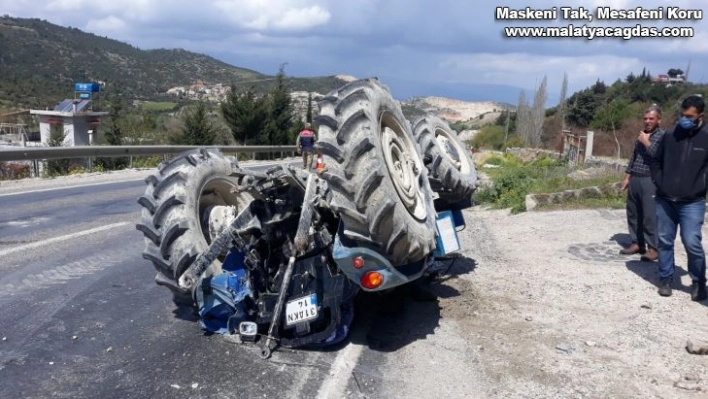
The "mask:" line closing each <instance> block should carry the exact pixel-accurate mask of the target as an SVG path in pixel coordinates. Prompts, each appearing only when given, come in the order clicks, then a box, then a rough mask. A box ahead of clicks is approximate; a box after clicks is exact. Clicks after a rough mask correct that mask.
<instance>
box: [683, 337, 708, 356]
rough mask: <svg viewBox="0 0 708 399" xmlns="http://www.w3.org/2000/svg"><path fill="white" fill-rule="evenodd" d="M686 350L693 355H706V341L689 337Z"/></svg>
mask: <svg viewBox="0 0 708 399" xmlns="http://www.w3.org/2000/svg"><path fill="white" fill-rule="evenodd" d="M686 350H687V351H688V353H691V354H694V355H708V342H706V341H699V340H693V339H689V340H688V342H687V343H686Z"/></svg>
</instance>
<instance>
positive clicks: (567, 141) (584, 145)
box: [563, 130, 595, 167]
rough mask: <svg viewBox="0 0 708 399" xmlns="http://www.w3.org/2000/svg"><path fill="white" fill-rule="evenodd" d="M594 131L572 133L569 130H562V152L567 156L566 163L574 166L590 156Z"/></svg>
mask: <svg viewBox="0 0 708 399" xmlns="http://www.w3.org/2000/svg"><path fill="white" fill-rule="evenodd" d="M594 136H595V133H594V132H591V131H588V132H586V134H584V135H582V134H574V133H572V132H571V131H570V130H564V131H563V154H564V155H565V156H567V157H568V165H569V166H570V167H576V166H578V165H582V164H583V163H585V160H586V159H588V158H590V157H592V147H593V139H594Z"/></svg>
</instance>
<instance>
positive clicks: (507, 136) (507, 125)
mask: <svg viewBox="0 0 708 399" xmlns="http://www.w3.org/2000/svg"><path fill="white" fill-rule="evenodd" d="M509 115H510V112H509V106H508V105H507V106H506V128H505V129H504V146H506V142H507V141H509Z"/></svg>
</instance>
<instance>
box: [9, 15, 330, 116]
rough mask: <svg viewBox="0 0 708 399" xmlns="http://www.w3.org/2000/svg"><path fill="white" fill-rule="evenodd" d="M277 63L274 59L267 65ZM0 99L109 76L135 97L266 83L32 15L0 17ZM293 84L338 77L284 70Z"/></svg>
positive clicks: (33, 99)
mask: <svg viewBox="0 0 708 399" xmlns="http://www.w3.org/2000/svg"><path fill="white" fill-rule="evenodd" d="M275 67H277V65H276V66H274V68H275ZM0 76H1V77H2V79H0V106H1V105H2V104H3V103H5V105H7V106H30V107H45V106H51V105H53V104H54V103H56V102H57V101H59V100H61V99H63V98H65V97H66V96H69V95H70V94H71V93H72V92H73V84H74V82H80V81H94V82H106V83H107V84H116V85H117V86H119V87H121V89H122V90H124V91H125V92H127V93H129V94H130V95H131V97H133V98H135V99H145V100H147V99H153V100H155V99H160V98H161V97H163V96H164V93H165V92H166V91H167V90H168V89H169V88H171V87H175V86H180V85H191V84H193V83H194V82H196V81H202V82H207V83H212V84H216V83H223V84H228V83H229V82H232V81H234V82H236V83H237V84H239V85H241V86H245V85H253V86H254V87H255V88H256V89H257V90H259V91H262V90H267V89H268V88H269V87H270V86H271V85H272V83H273V81H274V80H273V79H272V77H271V76H268V75H264V74H262V73H259V72H256V71H252V70H249V69H244V68H238V67H235V66H232V65H229V64H227V63H224V62H222V61H219V60H217V59H214V58H212V57H209V56H206V55H202V54H197V53H193V52H189V51H185V50H181V49H159V50H141V49H139V48H137V47H134V46H131V45H129V44H126V43H122V42H119V41H116V40H112V39H109V38H106V37H101V36H97V35H94V34H90V33H86V32H83V31H81V30H79V29H77V28H67V27H62V26H58V25H55V24H52V23H49V22H47V21H43V20H39V19H22V18H12V17H0ZM288 80H289V82H288V83H290V86H291V87H293V89H294V90H307V91H320V92H327V91H329V90H331V89H332V88H335V87H337V86H340V85H341V84H342V83H343V82H344V81H342V80H340V79H338V78H336V77H334V76H331V77H315V78H289V79H288Z"/></svg>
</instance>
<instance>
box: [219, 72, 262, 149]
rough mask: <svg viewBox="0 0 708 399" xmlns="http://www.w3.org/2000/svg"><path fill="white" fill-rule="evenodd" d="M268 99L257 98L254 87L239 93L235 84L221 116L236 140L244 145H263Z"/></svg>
mask: <svg viewBox="0 0 708 399" xmlns="http://www.w3.org/2000/svg"><path fill="white" fill-rule="evenodd" d="M266 100H267V98H266V97H265V96H260V97H258V96H256V93H255V90H254V89H253V87H249V88H248V89H246V90H245V92H239V91H238V90H237V88H236V86H235V84H233V83H232V84H231V88H230V90H229V92H228V94H227V96H226V100H225V101H224V102H223V103H222V104H221V115H222V117H223V118H224V121H225V122H226V125H227V126H228V127H229V129H230V130H231V134H232V135H233V137H234V140H236V141H237V142H239V143H241V144H242V145H252V144H263V142H264V140H263V136H264V135H265V125H266V122H267V120H266V119H267V116H268V109H267V103H266Z"/></svg>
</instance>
